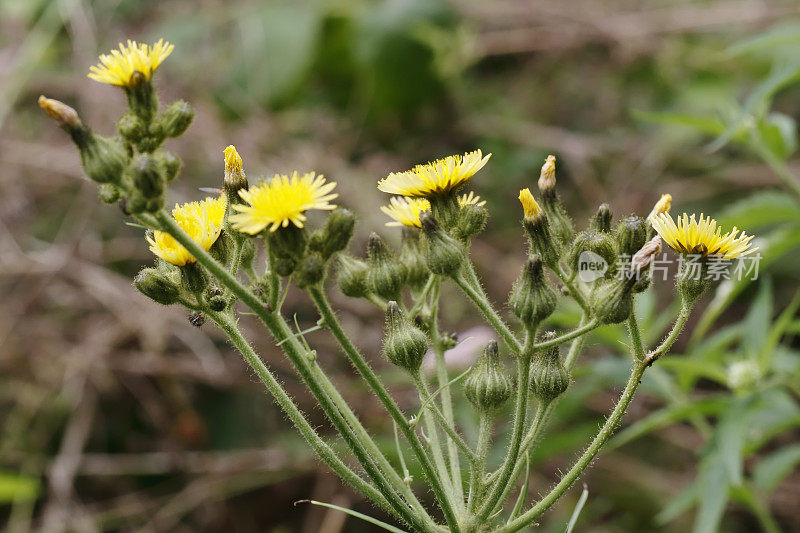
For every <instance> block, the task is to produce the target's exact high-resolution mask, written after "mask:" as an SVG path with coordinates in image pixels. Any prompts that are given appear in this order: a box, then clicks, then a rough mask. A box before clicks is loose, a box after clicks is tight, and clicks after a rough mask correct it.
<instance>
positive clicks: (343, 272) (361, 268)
mask: <svg viewBox="0 0 800 533" xmlns="http://www.w3.org/2000/svg"><path fill="white" fill-rule="evenodd" d="M367 270H368V266H367V264H366V263H365V262H364V261H362V260H361V259H356V258H355V257H353V256H351V255H347V254H342V255H340V256H339V269H338V272H337V276H336V281H337V283H338V285H339V290H341V291H342V293H343V294H344V295H345V296H349V297H351V298H363V297H364V296H366V295H367V293H368V291H367Z"/></svg>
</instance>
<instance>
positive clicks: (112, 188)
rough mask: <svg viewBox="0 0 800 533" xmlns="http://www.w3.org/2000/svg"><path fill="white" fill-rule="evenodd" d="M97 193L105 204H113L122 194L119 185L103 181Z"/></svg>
mask: <svg viewBox="0 0 800 533" xmlns="http://www.w3.org/2000/svg"><path fill="white" fill-rule="evenodd" d="M97 195H98V196H99V197H100V200H101V201H102V202H103V203H105V204H113V203H116V202H117V201H119V199H120V196H121V195H122V193H121V191H120V190H119V187H117V186H116V185H114V184H112V183H101V184H100V187H98V189H97Z"/></svg>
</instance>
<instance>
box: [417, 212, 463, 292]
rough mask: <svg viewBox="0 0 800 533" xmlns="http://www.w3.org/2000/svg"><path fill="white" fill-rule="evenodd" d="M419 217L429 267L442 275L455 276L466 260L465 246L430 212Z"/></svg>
mask: <svg viewBox="0 0 800 533" xmlns="http://www.w3.org/2000/svg"><path fill="white" fill-rule="evenodd" d="M419 219H420V222H421V223H422V245H423V248H424V250H425V260H426V261H427V263H428V269H429V270H430V271H431V272H433V273H434V274H439V275H441V276H455V275H456V273H458V270H459V269H460V268H461V264H462V263H463V262H464V256H465V254H466V252H465V250H464V247H463V246H462V245H461V243H460V242H458V240H457V239H455V238H454V237H453V236H452V235H450V234H448V233H447V232H446V231H444V230H443V229H442V227H441V226H439V223H438V222H437V221H436V219H435V218H433V215H432V214H431V213H430V212H428V211H424V212H423V213H422V214H421V215H420V217H419Z"/></svg>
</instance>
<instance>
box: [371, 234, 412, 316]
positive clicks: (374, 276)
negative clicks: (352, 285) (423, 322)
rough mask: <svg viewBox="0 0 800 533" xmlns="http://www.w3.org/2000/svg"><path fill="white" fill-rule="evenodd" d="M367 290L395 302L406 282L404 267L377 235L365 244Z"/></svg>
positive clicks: (373, 235)
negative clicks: (367, 266)
mask: <svg viewBox="0 0 800 533" xmlns="http://www.w3.org/2000/svg"><path fill="white" fill-rule="evenodd" d="M367 258H368V265H369V268H368V269H367V279H366V281H367V290H368V291H369V292H371V293H373V294H376V295H378V296H380V297H381V298H383V299H384V300H397V299H398V298H399V297H400V290H401V289H402V288H403V285H405V282H406V267H405V266H404V265H403V263H401V262H400V261H399V260H398V259H397V258H396V257H395V255H394V253H393V252H392V250H391V249H390V248H389V247H388V246H386V243H385V242H383V239H381V238H380V237H379V236H378V234H377V233H373V234H372V235H370V236H369V242H368V243H367Z"/></svg>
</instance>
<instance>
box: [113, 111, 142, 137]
mask: <svg viewBox="0 0 800 533" xmlns="http://www.w3.org/2000/svg"><path fill="white" fill-rule="evenodd" d="M117 131H119V134H120V135H121V136H122V138H123V139H125V140H126V141H128V142H129V143H131V144H138V143H139V141H140V140H141V139H142V137H144V136H145V135H147V126H146V125H145V123H144V122H143V121H142V119H140V118H139V117H137V116H136V115H134V114H133V113H126V114H124V115H122V117H121V118H120V119H119V121H117Z"/></svg>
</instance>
